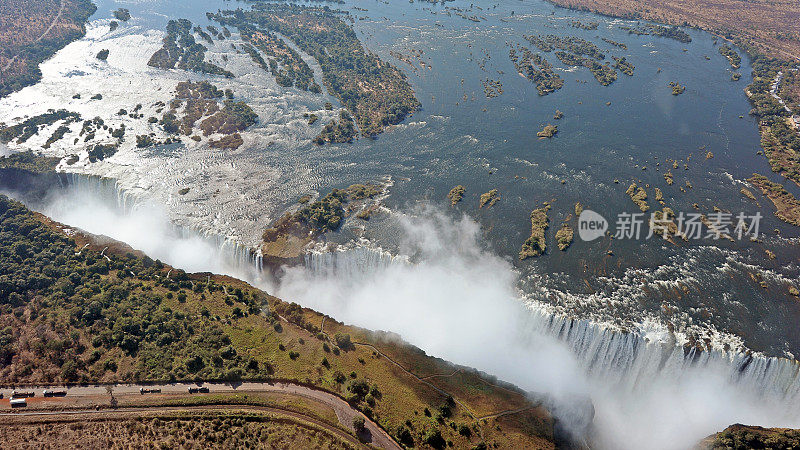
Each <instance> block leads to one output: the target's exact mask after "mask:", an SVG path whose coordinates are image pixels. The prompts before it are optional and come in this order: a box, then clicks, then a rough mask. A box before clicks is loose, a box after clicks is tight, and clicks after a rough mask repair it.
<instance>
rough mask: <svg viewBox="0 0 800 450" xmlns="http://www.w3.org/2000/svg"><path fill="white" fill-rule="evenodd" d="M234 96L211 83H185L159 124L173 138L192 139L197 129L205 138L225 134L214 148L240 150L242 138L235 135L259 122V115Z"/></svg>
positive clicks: (181, 84)
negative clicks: (178, 135) (185, 137)
mask: <svg viewBox="0 0 800 450" xmlns="http://www.w3.org/2000/svg"><path fill="white" fill-rule="evenodd" d="M233 97H234V94H233V92H232V91H230V90H227V91H223V90H221V89H219V88H218V87H216V86H215V85H213V84H211V83H209V82H207V81H199V82H192V81H182V82H180V83H178V85H177V86H176V88H175V98H174V99H173V100H172V101H171V102H170V104H169V106H170V108H169V109H168V110H167V111H166V112H165V113H164V115H163V116H162V118H161V119H160V120H158V123H159V124H160V125H161V126H162V127H163V129H164V131H165V132H167V133H169V134H172V135H177V134H179V133H180V134H183V135H185V136H191V135H192V134H193V132H194V130H195V126H196V127H197V128H199V129H200V130H202V132H203V135H204V136H210V135H213V134H216V133H219V134H223V135H225V136H224V137H223V138H220V139H218V140H216V141H213V143H212V144H213V145H212V146H213V147H216V148H223V149H234V148H238V147H239V146H240V145H241V144H242V143H243V141H242V138H241V136H238V137H234V136H235V135H238V133H239V132H241V131H244V130H246V129H247V128H248V127H250V126H252V125H254V124H255V123H256V122H258V115H257V114H256V113H255V112H254V111H253V110H252V108H250V106H249V105H247V103H245V102H243V101H237V100H233V99H232V98H233ZM223 99H224V100H223ZM198 122H199V124H198ZM236 144H238V145H236Z"/></svg>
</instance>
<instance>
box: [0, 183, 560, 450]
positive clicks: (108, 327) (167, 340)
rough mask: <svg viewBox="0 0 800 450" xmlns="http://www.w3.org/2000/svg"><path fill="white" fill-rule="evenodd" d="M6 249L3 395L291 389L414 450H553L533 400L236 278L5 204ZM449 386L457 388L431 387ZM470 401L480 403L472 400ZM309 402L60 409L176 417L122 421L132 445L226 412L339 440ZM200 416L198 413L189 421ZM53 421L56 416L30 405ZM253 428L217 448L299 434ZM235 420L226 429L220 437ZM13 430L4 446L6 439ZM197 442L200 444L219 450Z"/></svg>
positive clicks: (199, 400)
mask: <svg viewBox="0 0 800 450" xmlns="http://www.w3.org/2000/svg"><path fill="white" fill-rule="evenodd" d="M67 232H69V235H67ZM0 235H2V236H3V239H2V240H0V256H1V257H0V267H1V268H2V273H3V276H2V277H0V298H2V299H3V301H2V302H1V303H0V310H2V315H0V383H1V384H3V385H5V386H8V385H34V384H37V385H42V384H50V385H63V384H89V385H91V384H93V383H106V384H108V386H109V387H110V388H111V389H112V390H113V386H112V385H113V384H115V383H144V384H145V387H146V386H147V384H148V383H165V384H166V383H173V382H196V383H202V382H203V381H227V382H241V381H248V380H252V381H257V382H270V383H293V384H294V385H296V386H304V387H307V388H310V389H313V390H316V391H321V392H327V393H330V394H333V395H334V396H336V397H339V398H341V399H344V400H346V401H347V403H349V405H350V406H349V408H350V409H348V411H351V410H352V411H358V412H360V413H363V414H364V416H363V417H362V416H360V413H356V414H358V415H357V416H356V417H362V419H363V418H364V417H366V419H367V420H368V421H369V423H370V425H371V427H372V430H373V432H382V431H381V429H379V428H377V425H375V424H380V427H382V428H383V430H385V431H386V432H387V433H388V434H389V435H390V436H391V438H392V439H394V440H395V441H396V442H399V443H400V444H402V445H404V446H409V447H410V446H426V445H427V446H432V447H434V448H443V447H444V446H446V442H452V443H453V444H452V445H453V446H454V447H458V448H471V447H474V446H480V447H481V448H488V447H489V446H491V447H502V448H553V447H554V446H555V442H554V441H555V438H554V421H553V419H552V416H551V415H550V414H549V412H548V411H547V410H546V409H545V408H544V407H543V406H540V405H541V403H538V402H534V401H533V400H529V399H528V394H527V393H525V392H523V391H521V390H519V389H517V388H515V387H514V386H512V385H509V384H506V383H503V382H501V381H498V380H495V379H491V378H489V377H487V376H485V375H482V374H480V373H479V372H477V371H475V370H473V369H469V368H466V367H457V366H453V365H452V364H449V363H447V362H445V361H442V360H440V359H435V358H431V357H429V356H427V355H425V353H424V352H422V351H421V350H419V349H416V348H413V347H411V346H410V345H407V344H405V343H403V342H402V341H401V340H400V339H399V337H398V336H395V335H389V334H387V333H375V332H370V331H367V330H364V329H360V328H355V327H350V326H345V325H343V324H342V323H339V322H337V321H335V320H333V319H331V318H330V317H326V316H323V315H322V314H319V313H317V312H315V311H312V310H309V309H305V308H302V307H300V306H299V305H297V304H294V303H286V302H284V301H281V300H280V299H278V298H275V297H273V296H270V295H268V294H266V293H264V292H263V291H260V290H258V289H255V288H253V287H252V286H250V285H248V284H246V283H244V282H242V281H239V280H236V279H233V278H230V277H227V276H218V275H212V274H208V273H202V274H188V273H185V272H183V271H181V270H178V269H174V268H171V267H169V266H167V265H165V264H163V263H161V262H160V261H158V260H155V261H154V260H152V259H150V258H148V257H147V256H145V255H143V254H141V253H140V252H137V251H135V250H134V249H131V248H130V247H128V246H127V245H125V244H122V243H119V242H115V241H112V240H110V239H108V238H104V237H101V236H93V235H89V234H86V233H83V232H81V231H80V230H76V229H72V228H70V227H66V226H63V225H61V224H57V223H55V222H52V221H50V220H49V219H47V218H45V217H43V216H41V215H39V214H35V213H33V212H31V211H29V210H27V209H26V208H25V207H24V206H23V205H22V204H20V203H17V202H15V201H12V200H9V199H8V198H7V197H5V196H2V195H0ZM12 311H16V313H12ZM406 367H408V368H410V369H405V368H406ZM399 368H403V369H399ZM452 372H455V373H456V374H455V375H453V376H452V377H445V378H436V377H430V376H431V375H435V374H441V373H452ZM423 378H424V379H423ZM474 386H481V388H480V390H479V391H478V392H476V391H475V390H474ZM154 387H157V386H154ZM212 389H213V388H212ZM109 392H111V391H109ZM303 399H304V397H303V396H297V395H296V394H292V392H291V391H290V390H286V391H285V393H283V394H282V395H281V396H277V397H275V396H271V395H269V394H260V393H257V392H253V393H250V392H248V393H247V394H241V393H230V394H223V393H216V394H215V393H213V392H211V393H208V394H205V393H202V392H200V393H194V394H187V393H184V394H176V395H170V396H168V398H166V397H163V396H161V395H156V396H151V395H149V393H145V391H144V388H143V389H142V393H141V394H140V393H139V392H137V393H136V394H134V395H126V394H121V393H116V391H115V394H114V395H113V396H109V395H102V396H100V395H98V396H96V397H91V396H89V397H87V398H86V399H85V400H82V401H85V402H88V404H80V405H77V404H76V403H72V400H70V397H66V398H63V399H59V400H58V401H59V402H60V403H61V404H63V405H67V404H69V405H72V404H75V405H77V406H73V407H74V408H79V409H81V410H85V409H87V408H92V409H95V408H96V409H98V410H100V412H98V413H97V414H93V415H92V416H93V423H94V425H86V429H87V430H95V429H98V428H97V427H98V425H97V424H99V423H104V422H103V420H104V419H105V417H106V416H105V415H104V412H103V410H105V409H116V408H125V407H137V406H138V407H145V406H146V407H148V411H152V412H154V413H155V412H156V411H158V408H170V409H171V410H172V411H169V413H170V414H171V417H172V418H167V419H153V420H146V421H144V422H142V421H133V422H125V421H126V420H127V419H126V418H125V417H126V416H116V419H120V420H123V422H122V423H138V425H136V426H135V427H134V428H133V429H131V430H128V431H127V432H126V433H133V434H134V435H136V439H144V438H145V435H144V433H146V431H147V430H148V429H150V428H148V427H149V426H148V425H146V424H147V423H151V424H158V425H159V426H166V427H168V428H170V429H171V430H172V431H173V432H174V433H175V434H179V435H183V434H184V433H185V430H186V429H187V428H186V427H187V426H188V425H187V424H185V423H183V424H182V423H181V422H180V421H181V420H182V419H181V415H182V413H186V414H190V415H189V416H183V417H190V418H191V417H192V416H191V414H192V412H191V411H198V409H199V410H202V409H203V408H202V407H203V406H204V405H209V406H210V405H222V406H220V407H217V408H216V409H214V411H216V412H217V413H220V411H222V410H224V409H225V408H226V407H225V406H224V405H237V404H238V405H249V406H250V407H254V408H255V409H257V408H258V407H270V408H272V409H273V410H276V411H294V414H295V416H297V414H298V413H303V416H304V417H305V416H309V415H310V416H312V417H319V418H320V419H318V420H317V421H316V423H319V424H325V423H329V424H330V426H334V427H341V426H342V424H341V423H340V422H339V420H338V419H337V418H336V417H337V414H334V413H333V411H331V410H330V409H329V408H322V407H320V405H319V404H316V403H314V402H313V401H311V399H306V400H303ZM190 406H194V407H195V409H193V410H189V409H185V408H187V407H190ZM42 407H47V406H46V405H44V406H42V404H41V403H37V402H30V403H29V406H28V408H29V409H34V410H36V409H39V408H42ZM512 411H513V412H512ZM498 413H503V414H498ZM77 414H79V415H80V413H77ZM146 414H149V413H146ZM240 414H242V413H241V412H240ZM245 414H246V413H245ZM351 414H352V412H351ZM326 417H327V418H328V419H325V418H326ZM481 417H486V419H480V420H479V418H481ZM216 418H217V417H216V416H213V415H212V416H206V419H202V420H200V421H197V422H196V423H195V425H196V426H199V427H201V428H202V427H204V426H206V424H207V422H205V420H212V421H213V420H215V419H216ZM245 418H247V420H244V421H242V420H241V418H236V419H235V422H234V423H233V425H235V426H237V427H239V429H240V430H242V431H254V432H258V433H259V434H256V435H253V437H250V438H248V437H247V435H244V436H242V435H240V436H239V437H238V439H239V440H233V437H231V436H227V435H226V434H225V433H224V432H223V433H214V436H215V442H217V443H219V439H225V442H229V443H234V442H242V440H251V439H254V438H256V437H258V436H261V437H264V436H263V435H262V433H261V431H260V430H259V428H258V427H260V426H261V425H259V424H261V423H264V422H266V423H267V424H271V425H272V426H274V427H278V426H293V425H296V423H297V422H296V421H286V420H283V421H281V420H274V421H270V420H267V419H259V418H258V417H257V416H255V415H247V416H246V417H245ZM116 419H115V420H116ZM159 420H166V421H167V424H166V425H165V424H163V423H162V422H159ZM228 420H230V418H225V416H223V418H222V421H221V422H215V423H217V425H215V426H219V425H220V424H222V423H228ZM287 422H288V423H287ZM363 425H364V422H362V421H354V423H352V424H350V423H348V424H346V426H345V427H344V430H345V433H344V434H340V435H341V436H344V437H347V436H348V435H349V436H358V431H359V428H360V427H362V426H363ZM352 426H355V428H356V430H355V432H356V433H355V434H353V428H352ZM4 427H5V425H3V426H0V433H7V432H8V430H5V429H4ZM329 428H330V427H329ZM25 429H27V428H25ZM77 429H78V428H76V429H75V430H77ZM80 429H84V427H83V426H82V427H80ZM99 429H101V430H102V429H104V427H99ZM105 429H107V428H105ZM112 429H113V427H112ZM194 429H195V430H196V433H194V434H193V436H194V437H192V439H200V440H202V439H204V438H205V436H208V432H207V431H204V430H203V429H198V428H196V427H195V428H194ZM52 430H53V428H52V425H45V426H44V427H40V431H42V432H43V433H45V434H49V433H50V432H51V431H52ZM75 430H73V431H75ZM275 432H276V433H282V432H281V431H279V430H275ZM159 433H160V432H159ZM127 436H128V434H123V437H126V438H127ZM295 436H298V435H297V434H295ZM299 436H301V437H302V436H303V433H300V434H299ZM116 437H119V436H116ZM162 437H163V435H162V434H158V435H157V436H150V435H147V439H154V440H160V439H161V438H162ZM373 438H375V436H374V435H373ZM318 439H321V438H319V437H318ZM104 442H105V441H104ZM259 442H260V441H259ZM316 442H320V441H319V440H317V441H316ZM322 442H324V439H323V441H322Z"/></svg>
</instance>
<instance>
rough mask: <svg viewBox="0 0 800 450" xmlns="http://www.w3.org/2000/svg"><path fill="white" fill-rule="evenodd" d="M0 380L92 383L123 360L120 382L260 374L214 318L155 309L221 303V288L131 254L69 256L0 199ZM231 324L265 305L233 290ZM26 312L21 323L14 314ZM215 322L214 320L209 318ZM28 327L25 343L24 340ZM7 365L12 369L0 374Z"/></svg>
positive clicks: (70, 247) (51, 235) (67, 244)
mask: <svg viewBox="0 0 800 450" xmlns="http://www.w3.org/2000/svg"><path fill="white" fill-rule="evenodd" d="M0 236H2V237H3V238H2V239H1V240H0V242H1V243H2V244H0V266H2V271H0V273H2V275H0V299H2V300H1V301H0V311H2V315H0V329H1V330H2V331H0V336H2V338H0V343H2V348H0V378H2V379H4V381H6V382H13V381H15V380H18V379H25V378H28V377H31V376H34V374H33V373H32V371H37V372H39V373H37V374H35V378H37V379H40V380H41V381H48V382H52V381H59V380H61V381H80V380H87V379H101V378H103V377H104V375H105V374H106V373H107V372H110V373H115V372H117V371H118V369H119V368H120V367H119V364H120V361H118V359H119V358H120V357H122V356H129V357H133V358H134V361H135V365H134V366H131V367H129V368H128V370H126V371H125V373H120V374H117V376H118V378H120V379H127V380H130V381H133V380H143V379H153V380H174V379H187V378H191V377H194V376H202V377H203V378H207V379H238V378H240V377H241V376H243V375H244V374H245V373H248V372H251V373H252V372H253V371H255V372H259V371H260V372H259V373H264V374H267V373H268V372H269V370H268V368H267V367H263V366H262V367H260V368H259V367H258V366H257V365H255V366H253V365H252V364H250V362H249V361H248V360H246V359H245V358H242V357H241V356H238V355H237V354H236V352H235V351H234V350H233V349H232V348H231V347H230V339H229V338H227V337H226V336H225V335H224V334H223V333H222V331H221V329H220V327H219V325H217V324H216V323H215V319H214V318H211V317H207V316H204V315H202V314H201V315H199V316H189V315H186V314H184V313H180V312H173V310H172V309H171V308H169V307H167V306H166V305H165V304H164V302H165V300H167V299H172V298H177V300H178V301H179V302H180V301H185V299H186V298H187V295H188V294H187V292H192V295H193V296H203V297H206V296H212V295H220V293H221V292H222V291H223V290H225V287H224V286H220V285H217V284H215V283H200V282H193V281H190V280H189V279H188V277H186V274H184V273H182V272H178V273H177V274H175V275H173V276H172V277H171V278H168V277H166V276H165V275H164V273H163V271H162V269H163V268H164V266H163V265H162V264H161V263H159V262H157V261H152V260H150V259H148V258H137V257H135V256H133V255H128V256H124V257H113V258H112V257H105V256H100V255H99V254H97V253H94V252H92V251H86V250H84V251H80V252H76V245H75V242H74V241H72V240H71V239H69V238H67V237H65V236H63V235H61V234H59V233H57V232H55V231H53V230H51V229H49V228H48V227H47V226H45V225H44V224H43V223H42V222H40V221H39V220H38V219H37V218H35V217H34V216H33V215H32V214H31V213H30V212H29V211H28V210H27V209H26V208H25V207H24V206H22V205H20V204H19V203H16V202H14V201H11V200H9V199H8V198H6V197H3V196H0ZM227 298H228V299H229V301H231V302H233V303H235V304H237V305H239V307H238V309H234V312H233V313H232V314H233V315H237V314H238V315H245V314H257V313H259V312H260V308H261V306H262V305H263V304H264V303H265V302H266V297H264V296H263V295H259V294H258V293H251V292H247V293H245V292H243V291H242V290H241V289H239V290H234V291H232V292H230V293H229V294H227ZM26 310H27V311H28V312H27V314H25V315H18V314H16V313H15V312H18V313H21V312H22V311H26ZM217 320H218V319H217ZM33 324H36V325H35V326H36V328H37V330H38V331H37V332H36V334H35V337H34V336H26V335H24V334H23V331H24V330H25V329H26V328H29V327H31V326H33ZM12 360H15V361H16V363H15V364H14V365H13V367H11V369H12V371H11V372H9V371H8V369H9V366H10V365H11V362H12Z"/></svg>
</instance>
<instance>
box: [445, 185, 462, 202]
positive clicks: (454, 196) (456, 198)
mask: <svg viewBox="0 0 800 450" xmlns="http://www.w3.org/2000/svg"><path fill="white" fill-rule="evenodd" d="M466 190H467V189H466V188H465V187H464V186H462V185H460V184H459V185H458V186H456V187H454V188H453V189H450V192H448V193H447V199H448V200H450V206H456V204H457V203H458V202H460V201H461V199H463V198H464V192H466Z"/></svg>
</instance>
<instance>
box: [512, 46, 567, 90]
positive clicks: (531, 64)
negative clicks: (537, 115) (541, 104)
mask: <svg viewBox="0 0 800 450" xmlns="http://www.w3.org/2000/svg"><path fill="white" fill-rule="evenodd" d="M518 51H520V52H521V53H522V57H520V56H519V55H518V54H517V52H518ZM508 56H509V58H511V62H512V63H514V67H515V68H516V69H517V72H518V73H520V74H521V75H523V76H524V77H525V78H527V79H529V80H531V81H533V82H534V83H535V84H536V91H537V92H538V93H539V95H547V94H550V93H552V92H555V91H557V90H559V89H561V88H562V87H563V86H564V80H563V79H562V78H561V77H560V76H558V74H557V73H555V72H554V71H553V66H552V65H551V64H550V63H549V62H547V60H546V59H544V58H543V57H542V56H541V55H539V54H538V53H537V54H534V53H533V52H531V51H530V49H528V48H526V47H519V48H518V49H517V48H513V47H512V48H511V49H510V50H509V51H508Z"/></svg>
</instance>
